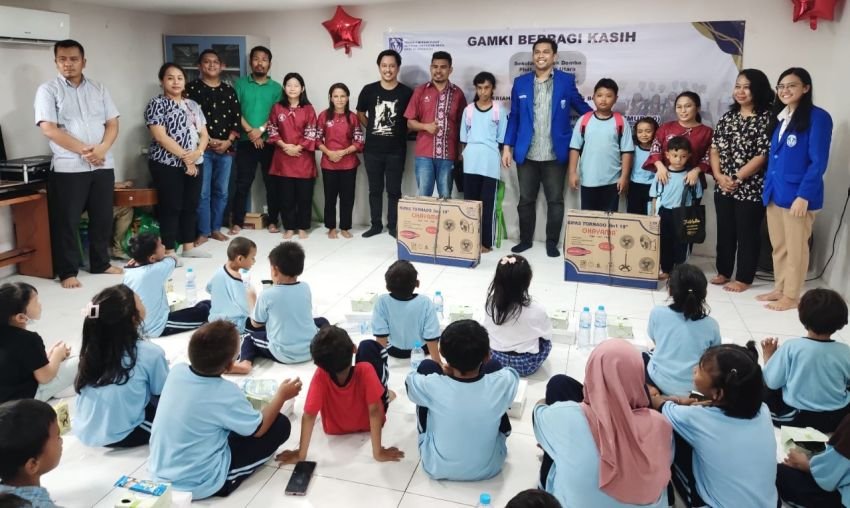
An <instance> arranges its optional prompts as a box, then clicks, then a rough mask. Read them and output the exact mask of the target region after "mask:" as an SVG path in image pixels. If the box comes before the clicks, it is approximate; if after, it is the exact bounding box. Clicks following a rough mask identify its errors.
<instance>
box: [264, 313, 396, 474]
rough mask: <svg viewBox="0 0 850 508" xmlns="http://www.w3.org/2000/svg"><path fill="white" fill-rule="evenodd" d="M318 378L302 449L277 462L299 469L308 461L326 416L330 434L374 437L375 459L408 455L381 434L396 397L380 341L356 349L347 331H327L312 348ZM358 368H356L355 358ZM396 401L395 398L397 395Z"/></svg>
mask: <svg viewBox="0 0 850 508" xmlns="http://www.w3.org/2000/svg"><path fill="white" fill-rule="evenodd" d="M310 354H311V355H312V356H313V361H314V362H315V363H316V366H317V367H319V368H318V369H316V372H315V373H314V374H313V379H312V381H311V382H310V389H309V390H308V391H307V401H306V402H305V404H304V416H303V417H302V419H301V443H300V445H299V448H298V449H296V450H285V451H283V452H281V453H280V454H278V456H277V460H278V462H281V463H283V464H294V463H296V462H299V461H302V460H305V459H306V458H307V450H308V449H309V447H310V439H311V437H312V436H313V427H314V426H315V425H316V417H317V416H318V415H319V413H321V415H322V428H323V429H324V431H325V434H328V435H334V434H351V433H354V432H366V431H369V432H370V433H371V435H372V456H373V457H374V458H375V460H377V461H378V462H389V461H393V462H398V461H399V460H401V459H402V458H403V457H404V452H402V451H401V450H399V449H398V448H396V447H394V446H391V447H389V448H384V447H383V446H382V445H381V431H382V430H383V426H384V422H385V421H386V410H387V406H388V405H389V401H390V396H391V392H390V391H389V390H388V389H387V384H386V383H387V379H388V376H389V369H388V368H387V352H386V350H385V349H384V347H383V346H381V344H380V343H378V341H375V340H363V341H362V342H360V345H359V346H358V347H355V346H354V342H352V341H351V337H349V336H348V333H346V331H345V330H343V329H342V328H339V327H336V326H323V327H322V328H321V329H320V330H319V332H318V333H317V334H316V336H315V337H314V338H313V342H312V344H311V345H310ZM352 354H354V355H356V356H355V363H354V365H353V366H352V365H351V355H352ZM392 395H394V394H392Z"/></svg>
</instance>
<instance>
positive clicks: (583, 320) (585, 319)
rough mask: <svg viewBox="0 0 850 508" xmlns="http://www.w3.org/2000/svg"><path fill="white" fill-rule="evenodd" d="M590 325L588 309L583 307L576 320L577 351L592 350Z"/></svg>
mask: <svg viewBox="0 0 850 508" xmlns="http://www.w3.org/2000/svg"><path fill="white" fill-rule="evenodd" d="M590 325H591V317H590V307H585V308H584V309H582V311H581V314H580V315H579V320H578V337H576V344H578V348H579V349H584V350H587V349H592V348H593V342H591V337H590Z"/></svg>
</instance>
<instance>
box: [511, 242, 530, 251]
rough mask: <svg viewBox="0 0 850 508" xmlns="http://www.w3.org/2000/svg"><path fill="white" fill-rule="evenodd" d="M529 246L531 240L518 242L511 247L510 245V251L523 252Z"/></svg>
mask: <svg viewBox="0 0 850 508" xmlns="http://www.w3.org/2000/svg"><path fill="white" fill-rule="evenodd" d="M530 248H531V242H520V243H518V244H516V245H514V246H513V247H511V252H515V253H517V254H519V253H520V252H525V251H527V250H528V249H530Z"/></svg>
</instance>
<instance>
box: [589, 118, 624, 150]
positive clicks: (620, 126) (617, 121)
mask: <svg viewBox="0 0 850 508" xmlns="http://www.w3.org/2000/svg"><path fill="white" fill-rule="evenodd" d="M592 116H593V111H588V112H587V113H585V114H583V115H581V118H580V119H579V132H581V144H582V146H584V131H586V130H587V124H589V123H590V118H591V117H592ZM614 127H615V128H616V129H617V144H618V145H619V144H620V142H621V141H622V140H623V131H624V130H625V129H626V120H625V118H623V115H621V114H620V113H617V112H615V113H614Z"/></svg>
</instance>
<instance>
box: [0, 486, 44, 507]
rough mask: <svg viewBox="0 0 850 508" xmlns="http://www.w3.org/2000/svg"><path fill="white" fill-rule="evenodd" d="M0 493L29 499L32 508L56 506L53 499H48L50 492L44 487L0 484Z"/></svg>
mask: <svg viewBox="0 0 850 508" xmlns="http://www.w3.org/2000/svg"><path fill="white" fill-rule="evenodd" d="M0 494H12V495H14V496H18V497H19V498H21V499H23V500H25V501H29V503H30V506H32V508H58V507H57V506H56V504H55V503H54V502H53V500H52V499H50V493H49V492H47V489H45V488H44V487H36V486H34V485H25V486H22V487H12V486H9V485H0Z"/></svg>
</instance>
